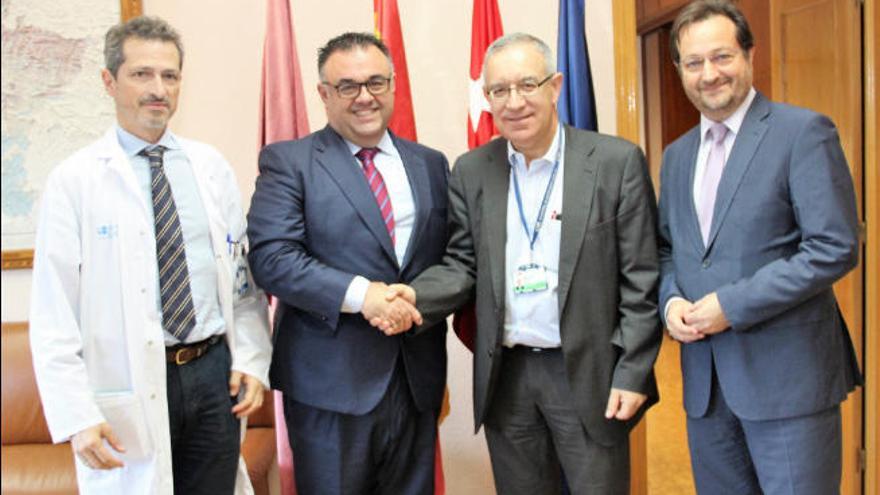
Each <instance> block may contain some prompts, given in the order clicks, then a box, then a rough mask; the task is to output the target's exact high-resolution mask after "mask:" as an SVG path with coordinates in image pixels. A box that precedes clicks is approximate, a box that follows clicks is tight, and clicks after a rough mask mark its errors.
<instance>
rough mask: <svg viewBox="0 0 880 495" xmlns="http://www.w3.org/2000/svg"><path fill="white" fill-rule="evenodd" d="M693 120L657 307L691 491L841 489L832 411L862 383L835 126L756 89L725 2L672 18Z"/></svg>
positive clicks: (746, 33)
mask: <svg viewBox="0 0 880 495" xmlns="http://www.w3.org/2000/svg"><path fill="white" fill-rule="evenodd" d="M672 32H673V37H672V41H673V43H672V45H673V61H674V62H675V64H676V66H677V67H678V71H679V74H680V76H681V79H682V84H683V86H684V90H685V92H686V93H687V95H688V97H689V98H690V100H691V102H692V103H693V104H694V106H696V107H697V109H698V110H699V111H700V112H701V114H702V117H701V123H700V125H699V126H697V127H695V128H694V129H692V130H691V131H689V132H688V133H687V134H685V135H684V136H682V137H681V138H679V139H678V140H677V141H675V142H674V143H672V144H671V145H670V146H669V147H668V148H667V150H666V152H665V154H664V156H663V169H662V175H661V185H662V188H661V192H660V236H661V251H660V253H661V274H662V278H661V289H660V305H661V306H660V308H661V310H662V314H663V315H664V316H665V320H666V325H667V327H668V329H669V333H670V335H671V336H672V337H673V338H674V339H676V340H678V341H680V342H681V343H682V345H681V365H682V375H683V379H684V406H685V410H686V412H687V416H688V420H687V425H688V440H689V444H690V449H691V462H692V464H693V469H694V479H695V481H696V486H697V489H698V491H699V492H700V493H706V494H712V495H715V494H725V493H731V494H751V493H768V494H776V493H786V494H787V493H799V494H802V493H806V494H811V493H815V494H828V493H837V492H838V491H839V484H840V468H841V433H840V428H841V426H840V409H839V403H840V402H841V401H842V400H844V399H845V398H846V395H847V393H848V392H849V391H851V390H853V388H854V387H855V386H856V385H857V384H858V383H859V382H860V375H859V371H858V366H857V364H856V360H855V354H854V353H853V349H852V343H851V342H850V338H849V334H848V332H847V329H846V324H845V322H844V320H843V318H842V317H841V314H840V311H839V309H838V306H837V301H836V300H835V298H834V292H833V291H832V287H831V286H832V284H833V283H834V281H835V280H837V279H839V278H840V277H842V276H843V275H844V274H845V273H846V272H848V271H849V270H851V269H852V268H853V266H855V264H856V262H857V258H858V238H857V217H856V207H855V195H854V193H853V185H852V179H851V177H850V173H849V168H848V167H847V164H846V159H845V158H844V155H843V150H842V149H841V147H840V141H839V139H838V136H837V131H836V130H835V127H834V124H833V123H832V122H831V121H830V120H828V118H826V117H824V116H822V115H819V114H816V113H814V112H811V111H809V110H805V109H802V108H796V107H792V106H788V105H781V104H776V103H772V102H770V101H768V100H767V99H766V98H764V96H763V95H761V94H760V93H757V92H756V91H755V90H754V88H752V57H753V54H754V48H753V38H752V34H751V32H750V30H749V26H748V23H747V21H746V19H745V18H744V17H743V15H742V13H741V12H740V11H739V10H738V9H737V8H736V7H735V6H733V5H732V4H731V3H729V2H727V1H719V0H713V1H698V2H694V3H692V4H690V5H689V6H687V7H686V8H685V9H684V10H683V11H682V12H681V14H680V15H679V17H678V18H677V20H676V21H675V24H674V25H673V31H672Z"/></svg>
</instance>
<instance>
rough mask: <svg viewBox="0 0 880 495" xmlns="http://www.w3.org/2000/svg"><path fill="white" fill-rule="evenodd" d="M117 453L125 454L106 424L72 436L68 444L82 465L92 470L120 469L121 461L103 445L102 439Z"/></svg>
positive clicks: (123, 448)
mask: <svg viewBox="0 0 880 495" xmlns="http://www.w3.org/2000/svg"><path fill="white" fill-rule="evenodd" d="M105 438H106V439H107V443H109V444H110V446H111V447H113V449H114V450H116V451H117V452H125V447H123V446H122V443H120V442H119V439H118V438H116V434H115V433H113V429H112V428H110V425H109V424H107V423H101V424H98V425H95V426H92V427H90V428H86V429H85V430H82V431H80V432H79V433H77V434H76V435H74V436H73V438H72V439H71V441H70V443H71V446H72V447H73V453H74V454H76V456H77V457H79V460H80V461H82V463H83V464H85V465H86V466H88V467H90V468H92V469H113V468H118V467H122V465H123V464H122V461H121V460H119V459H118V458H116V457H114V456H113V454H111V453H110V450H108V449H107V446H106V445H104V439H105Z"/></svg>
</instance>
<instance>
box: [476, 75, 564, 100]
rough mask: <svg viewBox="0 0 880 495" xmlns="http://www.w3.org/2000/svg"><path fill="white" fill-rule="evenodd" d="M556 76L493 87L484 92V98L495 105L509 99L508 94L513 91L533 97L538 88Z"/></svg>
mask: <svg viewBox="0 0 880 495" xmlns="http://www.w3.org/2000/svg"><path fill="white" fill-rule="evenodd" d="M555 75H556V74H555V73H554V74H550V75H549V76H547V77H545V78H544V79H542V80H541V81H537V80H535V79H523V80H522V81H520V82H518V83H514V84H510V85H507V86H495V87H492V88H489V89H487V90H486V98H488V99H489V101H492V102H495V103H502V102H505V101H507V99H508V98H510V92H511V91H513V90H514V89H515V90H516V92H517V93H518V94H519V95H520V96H523V97H529V96H534V95H535V93H537V92H538V88H540V87H541V86H543V85H544V84H545V83H546V82H547V81H549V80H550V79H552V78H553V76H555Z"/></svg>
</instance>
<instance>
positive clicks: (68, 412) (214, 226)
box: [30, 17, 271, 494]
mask: <svg viewBox="0 0 880 495" xmlns="http://www.w3.org/2000/svg"><path fill="white" fill-rule="evenodd" d="M104 55H105V59H106V69H104V70H103V71H102V79H103V82H104V86H105V89H106V91H107V93H108V94H109V95H110V96H111V97H112V98H113V99H114V101H115V105H116V117H117V124H116V125H115V126H113V127H112V128H111V129H110V130H108V131H107V133H106V134H105V135H104V136H103V137H102V138H100V139H99V140H98V141H96V142H94V143H92V144H91V145H89V146H87V147H85V148H83V149H82V150H80V151H78V152H76V153H75V154H74V155H73V156H71V157H70V158H68V159H67V160H65V161H64V162H62V163H61V164H60V165H58V167H56V168H55V169H54V170H53V171H52V173H51V174H50V176H49V179H48V182H47V184H46V189H45V193H44V195H43V200H42V209H41V212H40V222H39V227H38V230H37V241H36V250H35V262H34V279H33V284H34V285H33V296H32V303H31V314H30V326H31V330H30V335H31V346H32V349H33V358H34V367H35V369H36V376H37V382H38V385H39V389H40V394H41V397H42V401H43V408H44V411H45V414H46V420H47V422H48V425H49V430H50V432H51V434H52V438H53V440H54V441H55V442H62V441H66V440H70V441H71V443H72V446H73V450H74V453H75V454H76V467H77V479H78V482H79V487H80V491H81V492H82V493H86V494H91V493H114V494H116V493H127V494H132V493H145V494H146V493H150V494H170V493H174V492H176V493H186V494H194V493H205V494H219V493H233V491H237V492H239V493H242V492H248V491H250V482H249V480H248V479H247V473H246V471H245V470H244V469H243V468H244V465H243V462H242V461H241V458H240V448H239V442H240V438H241V436H240V434H241V431H242V430H241V428H242V424H241V421H240V419H243V418H245V417H246V416H247V415H249V414H250V413H251V412H253V411H255V410H256V409H257V408H259V407H260V405H261V403H262V398H263V390H264V387H265V386H266V384H267V383H268V379H267V378H268V377H267V373H268V366H269V356H270V346H271V344H270V341H269V331H268V323H267V309H266V300H265V298H264V296H263V294H262V293H261V291H260V290H258V289H257V287H255V285H254V284H253V281H252V279H251V277H250V273H249V269H248V266H247V260H246V256H245V254H246V253H245V242H246V238H245V220H244V216H243V213H242V210H241V204H240V194H239V191H238V189H237V187H236V181H235V177H234V175H233V172H232V170H231V169H230V167H229V165H228V163H227V162H226V161H225V160H224V159H223V157H222V156H221V155H220V154H219V153H218V152H217V151H216V150H215V149H214V148H212V147H210V146H207V145H205V144H201V143H197V142H194V141H190V140H187V139H183V138H181V137H178V136H176V135H174V134H173V133H171V132H170V131H169V130H168V128H167V124H168V120H169V119H170V118H171V116H172V115H173V114H174V111H175V109H176V106H177V97H178V94H179V91H180V81H181V68H182V62H183V50H182V46H181V43H180V38H179V36H178V34H177V33H176V32H175V31H174V30H173V28H171V27H170V26H169V25H168V24H166V23H165V22H164V21H162V20H160V19H156V18H145V17H140V18H136V19H133V20H131V21H129V22H127V23H124V24H120V25H117V26H115V27H113V28H111V29H110V30H109V31H108V33H107V37H106V45H105V49H104Z"/></svg>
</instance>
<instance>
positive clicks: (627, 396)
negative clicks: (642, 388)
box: [605, 388, 648, 421]
mask: <svg viewBox="0 0 880 495" xmlns="http://www.w3.org/2000/svg"><path fill="white" fill-rule="evenodd" d="M647 399H648V396H647V395H645V394H640V393H638V392H630V391H629V390H621V389H619V388H612V389H611V393H610V394H609V395H608V406H607V407H606V408H605V419H612V418H614V419H619V420H621V421H626V420H627V419H629V418H631V417H633V415H635V413H636V411H638V410H639V408H640V407H641V406H642V404H644V403H645V401H646V400H647Z"/></svg>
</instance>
